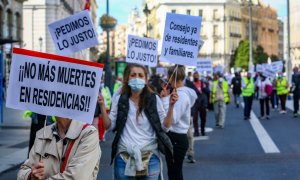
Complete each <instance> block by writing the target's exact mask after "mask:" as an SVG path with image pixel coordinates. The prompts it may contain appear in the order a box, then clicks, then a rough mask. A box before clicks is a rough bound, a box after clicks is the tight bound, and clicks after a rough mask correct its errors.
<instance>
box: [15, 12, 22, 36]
mask: <svg viewBox="0 0 300 180" xmlns="http://www.w3.org/2000/svg"><path fill="white" fill-rule="evenodd" d="M15 23H16V24H15V33H14V36H15V37H16V39H17V40H20V39H21V33H22V29H21V27H22V21H21V16H20V14H19V13H16V14H15Z"/></svg>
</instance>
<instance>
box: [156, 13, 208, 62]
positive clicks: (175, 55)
mask: <svg viewBox="0 0 300 180" xmlns="http://www.w3.org/2000/svg"><path fill="white" fill-rule="evenodd" d="M201 21H202V18H201V16H189V15H182V14H175V13H167V17H166V22H165V30H164V36H163V39H162V40H163V43H162V49H161V56H160V60H161V61H163V62H169V63H175V64H180V65H187V66H196V65H197V57H198V52H199V47H200V48H201V47H202V45H203V44H202V45H201V46H200V45H199V39H200V28H201Z"/></svg>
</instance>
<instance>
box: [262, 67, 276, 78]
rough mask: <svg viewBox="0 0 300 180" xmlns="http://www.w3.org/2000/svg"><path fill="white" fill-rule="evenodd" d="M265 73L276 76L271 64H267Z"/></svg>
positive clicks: (268, 75)
mask: <svg viewBox="0 0 300 180" xmlns="http://www.w3.org/2000/svg"><path fill="white" fill-rule="evenodd" d="M263 75H264V76H266V77H269V78H275V77H276V72H274V71H273V70H272V68H271V65H270V64H267V65H266V68H265V69H264V71H263Z"/></svg>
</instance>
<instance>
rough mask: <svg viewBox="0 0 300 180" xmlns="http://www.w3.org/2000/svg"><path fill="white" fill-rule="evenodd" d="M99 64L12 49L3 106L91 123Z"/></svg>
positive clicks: (99, 77)
mask: <svg viewBox="0 0 300 180" xmlns="http://www.w3.org/2000/svg"><path fill="white" fill-rule="evenodd" d="M102 70H103V65H102V64H99V63H93V62H89V61H84V60H78V59H73V58H68V57H63V56H57V55H53V54H46V53H41V52H36V51H29V50H25V49H20V48H14V49H13V57H12V64H11V71H10V76H9V85H8V91H7V92H8V93H7V101H6V106H7V107H9V108H13V109H20V110H31V111H33V112H36V113H39V114H44V115H48V116H59V117H65V118H70V119H73V120H78V121H82V122H86V123H92V120H93V117H94V112H95V108H96V101H97V96H98V92H99V88H100V81H101V75H102Z"/></svg>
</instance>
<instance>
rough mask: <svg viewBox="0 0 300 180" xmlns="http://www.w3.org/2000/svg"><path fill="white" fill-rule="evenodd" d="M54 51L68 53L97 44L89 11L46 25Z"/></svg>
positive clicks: (62, 53) (60, 53)
mask: <svg viewBox="0 0 300 180" xmlns="http://www.w3.org/2000/svg"><path fill="white" fill-rule="evenodd" d="M48 29H49V32H50V34H51V37H52V40H53V43H54V45H55V48H56V53H57V54H59V55H70V54H72V53H74V52H77V51H81V50H83V49H86V48H90V47H93V46H96V45H98V39H97V34H96V31H95V29H94V26H93V22H92V20H91V15H90V13H89V11H82V12H80V13H77V14H75V15H72V16H69V17H67V18H64V19H61V20H59V21H56V22H53V23H51V24H49V25H48Z"/></svg>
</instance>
